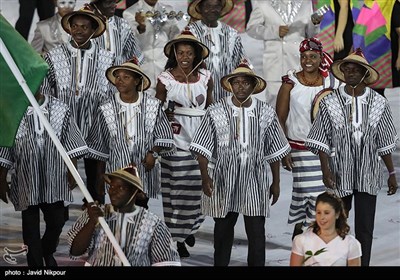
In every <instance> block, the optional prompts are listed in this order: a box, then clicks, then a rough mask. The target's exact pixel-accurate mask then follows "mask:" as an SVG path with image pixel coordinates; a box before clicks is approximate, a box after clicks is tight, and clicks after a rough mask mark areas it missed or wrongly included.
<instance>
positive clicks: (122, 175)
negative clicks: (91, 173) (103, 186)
mask: <svg viewBox="0 0 400 280" xmlns="http://www.w3.org/2000/svg"><path fill="white" fill-rule="evenodd" d="M103 177H104V180H105V181H106V182H107V183H110V182H111V177H115V178H119V179H121V180H124V181H125V182H127V183H129V184H132V185H133V186H134V187H136V188H138V189H139V190H140V191H142V192H143V186H142V181H141V180H140V179H139V178H138V177H136V176H133V175H132V174H129V173H128V172H124V171H120V170H117V171H115V172H113V173H106V174H104V175H103Z"/></svg>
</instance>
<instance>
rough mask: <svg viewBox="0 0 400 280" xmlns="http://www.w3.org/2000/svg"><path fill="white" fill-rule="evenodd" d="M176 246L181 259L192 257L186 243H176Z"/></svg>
mask: <svg viewBox="0 0 400 280" xmlns="http://www.w3.org/2000/svg"><path fill="white" fill-rule="evenodd" d="M176 245H177V248H178V253H179V257H181V258H189V257H190V254H189V251H188V250H187V249H186V246H185V243H183V242H176Z"/></svg>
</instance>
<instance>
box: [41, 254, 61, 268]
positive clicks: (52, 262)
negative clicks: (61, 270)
mask: <svg viewBox="0 0 400 280" xmlns="http://www.w3.org/2000/svg"><path fill="white" fill-rule="evenodd" d="M43 258H44V263H45V264H46V266H47V267H56V266H58V264H57V262H56V259H55V258H54V257H53V255H47V256H44V257H43Z"/></svg>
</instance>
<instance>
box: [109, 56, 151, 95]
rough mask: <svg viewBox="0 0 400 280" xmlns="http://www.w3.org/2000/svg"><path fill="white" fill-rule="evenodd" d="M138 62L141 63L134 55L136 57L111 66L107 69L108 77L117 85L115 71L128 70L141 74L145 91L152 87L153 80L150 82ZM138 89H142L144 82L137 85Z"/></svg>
mask: <svg viewBox="0 0 400 280" xmlns="http://www.w3.org/2000/svg"><path fill="white" fill-rule="evenodd" d="M138 64H139V63H138V60H137V58H136V57H134V58H132V59H130V60H128V61H126V62H124V63H123V64H122V65H120V66H111V67H110V68H108V69H107V71H106V77H107V79H108V80H109V81H110V83H112V84H113V85H114V86H115V71H117V70H127V71H131V72H134V73H136V74H138V75H140V76H141V78H142V82H143V91H145V90H146V89H148V88H149V87H150V84H151V82H150V79H149V77H147V76H146V74H145V73H144V72H143V71H142V69H140V67H139V65H138ZM137 90H139V91H140V90H142V84H139V85H138V86H137Z"/></svg>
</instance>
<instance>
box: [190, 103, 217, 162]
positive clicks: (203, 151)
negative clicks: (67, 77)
mask: <svg viewBox="0 0 400 280" xmlns="http://www.w3.org/2000/svg"><path fill="white" fill-rule="evenodd" d="M211 108H212V107H210V108H209V109H208V110H207V111H206V114H205V115H204V116H203V118H202V120H201V123H200V126H199V127H198V128H197V130H196V132H195V134H194V137H193V139H192V142H191V143H190V146H189V150H190V151H191V152H192V153H194V154H195V155H196V154H200V155H202V156H204V157H205V158H207V159H208V160H209V161H211V158H212V155H213V154H214V148H215V147H214V145H215V144H214V135H215V127H214V125H213V122H212V118H211V115H210V110H211Z"/></svg>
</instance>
